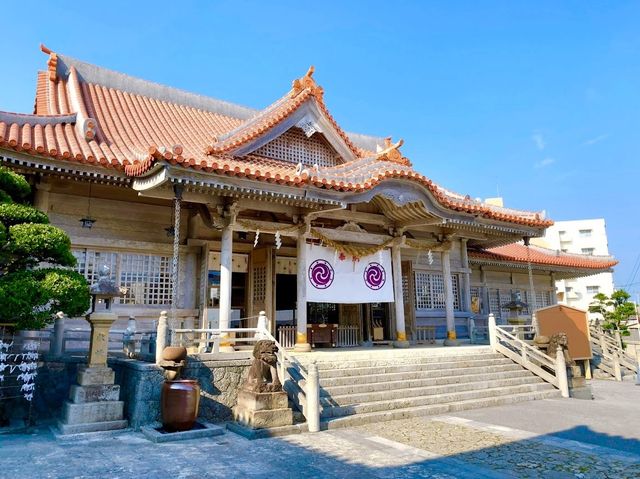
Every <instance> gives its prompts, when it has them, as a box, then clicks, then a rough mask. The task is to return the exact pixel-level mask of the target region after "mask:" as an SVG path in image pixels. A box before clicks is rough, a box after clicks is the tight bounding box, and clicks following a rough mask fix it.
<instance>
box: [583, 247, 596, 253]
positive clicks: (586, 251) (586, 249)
mask: <svg viewBox="0 0 640 479" xmlns="http://www.w3.org/2000/svg"><path fill="white" fill-rule="evenodd" d="M594 250H595V248H582V249H581V250H580V251H581V252H582V254H593V251H594Z"/></svg>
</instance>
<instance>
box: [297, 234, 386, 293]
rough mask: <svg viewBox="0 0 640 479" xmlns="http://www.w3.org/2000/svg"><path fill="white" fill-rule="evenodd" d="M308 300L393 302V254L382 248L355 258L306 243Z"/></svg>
mask: <svg viewBox="0 0 640 479" xmlns="http://www.w3.org/2000/svg"><path fill="white" fill-rule="evenodd" d="M306 253H307V258H306V259H307V274H306V281H307V285H306V286H307V301H311V302H316V303H346V304H348V303H392V302H393V277H392V274H391V253H390V251H389V250H384V251H380V252H378V253H375V254H372V255H370V256H365V257H363V258H360V260H359V261H355V262H354V261H353V259H352V258H351V257H349V256H347V257H344V256H342V258H341V257H340V255H339V253H337V252H336V251H335V250H333V249H331V248H326V247H324V246H317V245H310V244H308V245H307V252H306Z"/></svg>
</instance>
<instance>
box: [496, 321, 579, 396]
mask: <svg viewBox="0 0 640 479" xmlns="http://www.w3.org/2000/svg"><path fill="white" fill-rule="evenodd" d="M489 341H490V344H491V348H492V349H493V350H494V351H495V352H498V353H501V354H503V355H504V356H506V357H508V358H509V359H511V360H512V361H514V362H516V363H518V364H520V365H521V366H522V367H524V368H526V369H528V370H529V371H531V372H532V373H534V374H535V375H536V376H538V377H540V378H542V379H543V380H545V381H546V382H548V383H550V384H552V385H553V386H555V387H557V388H558V389H560V393H561V394H562V397H565V398H568V397H569V383H568V379H567V365H566V363H565V360H564V354H563V351H562V350H561V349H558V350H557V352H556V357H555V358H550V357H549V356H547V355H546V354H544V353H543V352H542V351H540V350H538V349H536V348H534V347H533V346H531V345H529V344H528V343H526V342H525V341H523V340H522V339H519V338H517V337H516V336H514V335H513V334H511V333H509V332H508V331H506V329H505V328H503V327H502V326H496V319H495V316H494V315H493V314H490V315H489ZM554 359H555V360H554Z"/></svg>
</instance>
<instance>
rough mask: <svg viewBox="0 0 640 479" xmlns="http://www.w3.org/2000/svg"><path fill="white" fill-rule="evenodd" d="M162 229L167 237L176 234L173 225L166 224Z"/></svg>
mask: <svg viewBox="0 0 640 479" xmlns="http://www.w3.org/2000/svg"><path fill="white" fill-rule="evenodd" d="M164 230H165V231H166V232H167V236H168V237H169V238H173V237H174V236H175V235H176V228H175V227H174V226H167V227H166V228H165V229H164Z"/></svg>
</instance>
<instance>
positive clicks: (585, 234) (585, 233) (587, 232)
mask: <svg viewBox="0 0 640 479" xmlns="http://www.w3.org/2000/svg"><path fill="white" fill-rule="evenodd" d="M579 233H580V237H581V238H590V237H591V233H592V230H580V231H579Z"/></svg>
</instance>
